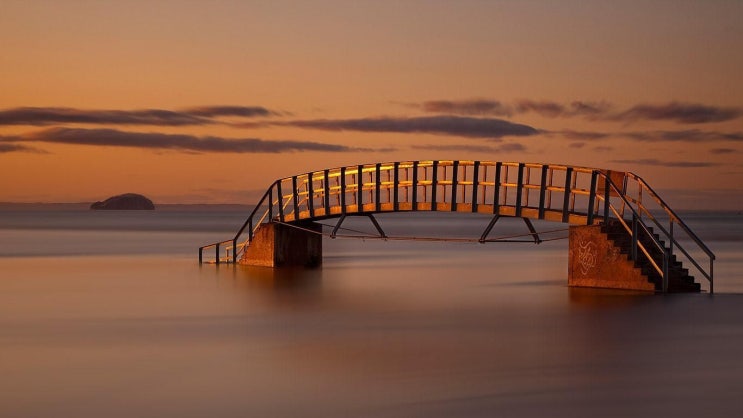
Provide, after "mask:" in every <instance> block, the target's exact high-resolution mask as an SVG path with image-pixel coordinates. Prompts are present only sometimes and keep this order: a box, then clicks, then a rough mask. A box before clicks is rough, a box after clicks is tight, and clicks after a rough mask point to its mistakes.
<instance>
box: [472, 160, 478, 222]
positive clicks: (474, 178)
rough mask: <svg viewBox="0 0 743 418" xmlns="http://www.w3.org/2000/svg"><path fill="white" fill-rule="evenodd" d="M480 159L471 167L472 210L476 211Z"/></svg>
mask: <svg viewBox="0 0 743 418" xmlns="http://www.w3.org/2000/svg"><path fill="white" fill-rule="evenodd" d="M479 175H480V161H475V165H474V167H472V212H473V213H477V189H478V187H480V177H479Z"/></svg>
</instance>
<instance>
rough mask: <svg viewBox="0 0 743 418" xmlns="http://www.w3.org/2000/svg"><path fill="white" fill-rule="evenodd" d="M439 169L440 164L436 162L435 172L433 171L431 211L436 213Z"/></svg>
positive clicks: (434, 165)
mask: <svg viewBox="0 0 743 418" xmlns="http://www.w3.org/2000/svg"><path fill="white" fill-rule="evenodd" d="M438 169H439V162H438V161H434V162H433V170H432V171H431V210H434V211H435V210H436V209H437V208H436V206H437V205H436V189H437V188H438V187H437V183H438V181H437V180H438V176H439V173H438V171H439V170H438Z"/></svg>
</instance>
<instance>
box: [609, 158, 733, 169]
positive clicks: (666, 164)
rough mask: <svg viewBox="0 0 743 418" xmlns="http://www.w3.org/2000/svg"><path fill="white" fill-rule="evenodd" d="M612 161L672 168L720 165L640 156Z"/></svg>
mask: <svg viewBox="0 0 743 418" xmlns="http://www.w3.org/2000/svg"><path fill="white" fill-rule="evenodd" d="M610 162H612V163H618V164H638V165H649V166H656V167H672V168H703V167H716V166H719V165H720V164H719V163H713V162H709V161H661V160H658V159H655V158H640V159H636V160H611V161H610Z"/></svg>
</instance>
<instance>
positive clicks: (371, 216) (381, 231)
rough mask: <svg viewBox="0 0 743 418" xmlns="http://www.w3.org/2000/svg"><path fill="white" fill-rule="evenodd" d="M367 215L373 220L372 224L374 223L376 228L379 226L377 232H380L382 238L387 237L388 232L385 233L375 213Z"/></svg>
mask: <svg viewBox="0 0 743 418" xmlns="http://www.w3.org/2000/svg"><path fill="white" fill-rule="evenodd" d="M366 216H368V217H369V220H370V221H371V222H372V224H374V228H377V232H379V236H380V237H382V238H387V234H385V233H384V231H383V230H382V227H381V226H379V222H377V218H375V217H374V215H372V214H371V213H370V214H368V215H366Z"/></svg>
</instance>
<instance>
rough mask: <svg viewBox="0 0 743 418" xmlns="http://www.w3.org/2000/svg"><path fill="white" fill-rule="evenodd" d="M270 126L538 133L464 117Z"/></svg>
mask: <svg viewBox="0 0 743 418" xmlns="http://www.w3.org/2000/svg"><path fill="white" fill-rule="evenodd" d="M271 124H273V125H283V126H295V127H300V128H307V129H320V130H325V131H357V132H394V133H420V134H433V135H452V136H462V137H468V138H502V137H506V136H531V135H537V134H538V133H539V131H538V130H537V129H535V128H533V127H531V126H528V125H522V124H518V123H512V122H508V121H505V120H502V119H494V118H471V117H461V116H429V117H411V118H404V117H401V118H394V117H377V118H361V119H313V120H294V121H287V122H273V123H271Z"/></svg>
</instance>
